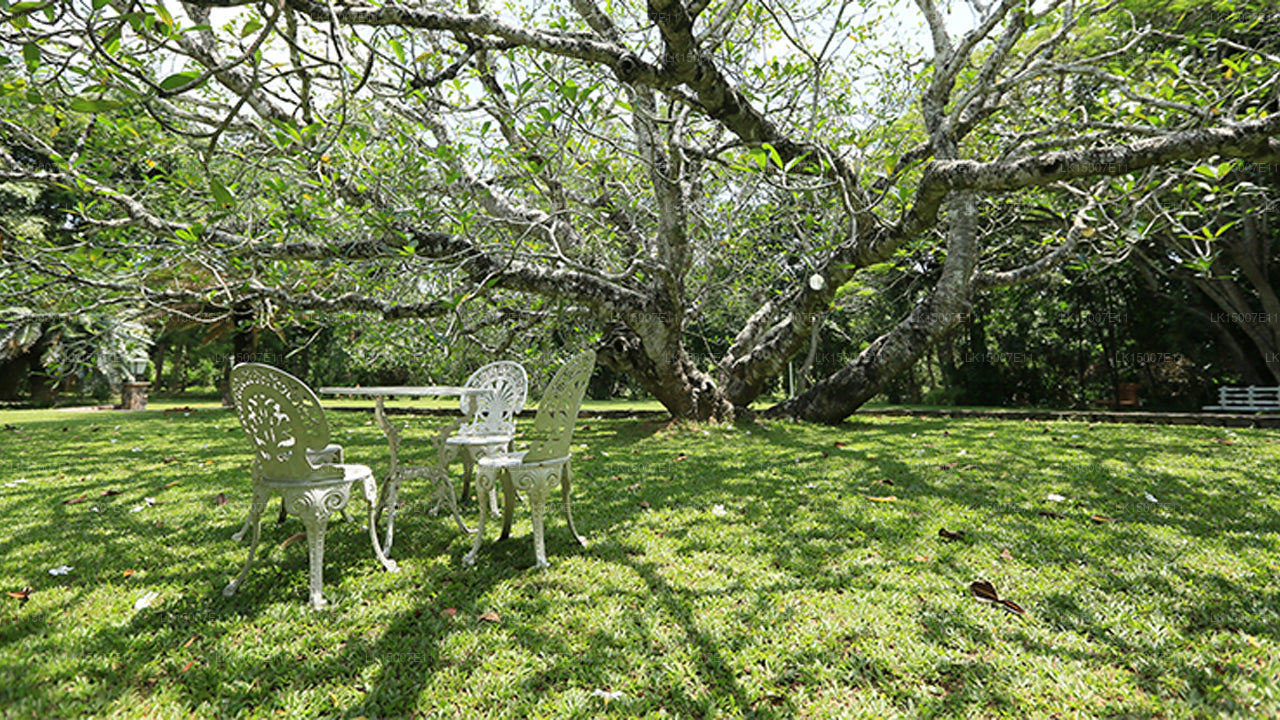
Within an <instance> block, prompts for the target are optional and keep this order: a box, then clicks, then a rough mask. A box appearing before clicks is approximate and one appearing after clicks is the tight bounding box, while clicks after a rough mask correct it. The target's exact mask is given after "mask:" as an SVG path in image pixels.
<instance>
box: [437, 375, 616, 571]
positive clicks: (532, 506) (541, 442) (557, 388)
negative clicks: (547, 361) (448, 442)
mask: <svg viewBox="0 0 1280 720" xmlns="http://www.w3.org/2000/svg"><path fill="white" fill-rule="evenodd" d="M595 362H596V354H595V351H594V350H586V351H584V352H581V353H579V354H577V355H575V356H574V357H573V358H571V359H570V360H569V361H568V362H567V363H565V364H564V367H562V368H560V371H559V372H557V373H556V375H555V377H553V378H552V379H551V382H550V383H548V384H547V389H546V392H545V393H544V394H543V396H542V400H541V401H540V402H539V403H538V414H537V417H536V418H535V419H534V421H533V434H534V439H533V441H532V443H531V444H530V447H529V449H528V450H525V451H522V452H505V453H495V454H491V455H487V456H485V457H482V458H480V459H479V460H478V461H477V463H476V465H477V468H478V472H477V473H476V489H477V492H478V493H479V497H478V498H477V499H478V500H479V502H478V503H477V504H478V505H479V506H480V524H479V527H477V528H476V534H475V540H474V542H473V544H472V547H471V551H470V552H468V553H467V554H466V555H464V556H463V558H462V562H463V564H464V565H474V564H475V562H476V554H477V553H478V552H479V551H480V543H481V541H483V539H484V526H485V520H486V519H487V518H488V515H489V498H490V497H491V496H492V494H493V492H494V490H495V488H496V485H497V483H498V480H499V477H501V480H502V489H503V499H504V506H503V513H502V535H501V538H506V537H507V536H508V535H509V534H510V532H511V516H512V514H513V511H514V507H515V491H516V489H517V488H518V489H519V490H520V491H522V492H524V493H525V494H526V496H527V497H528V499H529V510H530V513H531V515H532V520H533V551H534V558H535V559H536V563H537V567H540V568H541V567H547V565H548V563H547V551H546V543H545V537H544V532H543V524H544V519H545V517H546V508H547V499H548V498H549V497H550V496H551V490H552V487H553V486H554V484H555V483H556V481H557V480H558V481H559V484H560V497H561V502H562V504H563V506H564V515H565V519H566V520H567V521H568V524H569V532H571V533H573V537H574V539H575V540H576V541H577V542H578V543H579V544H581V545H584V546H585V545H586V539H585V538H583V537H582V536H581V535H579V534H578V530H577V528H575V527H574V525H573V510H572V507H571V504H570V494H571V486H572V480H573V472H572V467H571V462H570V460H571V459H572V454H571V453H570V452H569V444H570V443H571V442H572V441H573V429H574V424H575V423H576V421H577V419H578V410H579V409H580V408H581V407H582V398H583V395H585V394H586V391H587V381H588V380H589V379H590V378H591V370H592V368H594V367H595ZM501 538H500V539H501Z"/></svg>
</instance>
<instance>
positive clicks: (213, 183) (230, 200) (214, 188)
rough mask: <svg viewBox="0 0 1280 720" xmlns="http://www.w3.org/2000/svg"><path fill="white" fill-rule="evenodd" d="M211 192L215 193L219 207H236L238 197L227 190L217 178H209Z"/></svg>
mask: <svg viewBox="0 0 1280 720" xmlns="http://www.w3.org/2000/svg"><path fill="white" fill-rule="evenodd" d="M209 190H210V191H211V192H212V193H213V199H214V200H216V201H217V202H218V204H219V205H223V206H227V205H234V204H235V202H236V196H235V195H232V194H231V191H230V190H228V189H227V186H226V185H223V184H222V181H221V180H219V179H218V178H216V177H210V178H209Z"/></svg>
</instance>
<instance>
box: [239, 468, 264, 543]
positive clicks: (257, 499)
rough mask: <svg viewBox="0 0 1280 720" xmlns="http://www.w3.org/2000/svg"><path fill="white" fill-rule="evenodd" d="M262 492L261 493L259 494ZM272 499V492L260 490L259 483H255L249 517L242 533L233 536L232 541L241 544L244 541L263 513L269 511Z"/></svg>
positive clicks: (245, 520)
mask: <svg viewBox="0 0 1280 720" xmlns="http://www.w3.org/2000/svg"><path fill="white" fill-rule="evenodd" d="M259 490H261V493H260V492H259ZM270 499H271V491H270V490H267V489H265V488H259V487H258V486H257V481H256V480H255V482H254V488H253V500H252V501H251V502H250V503H249V515H248V516H247V517H245V519H244V526H243V527H241V528H240V531H239V532H237V533H236V534H235V535H232V536H231V539H232V540H234V541H236V542H240V541H241V540H244V536H245V533H247V532H249V527H250V526H251V525H252V524H253V523H255V522H258V521H259V520H260V519H261V518H262V511H263V510H266V509H267V501H268V500H270Z"/></svg>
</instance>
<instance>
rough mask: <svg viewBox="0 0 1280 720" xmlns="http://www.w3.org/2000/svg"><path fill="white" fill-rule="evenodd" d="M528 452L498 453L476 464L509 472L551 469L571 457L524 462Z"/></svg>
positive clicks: (481, 459) (483, 458)
mask: <svg viewBox="0 0 1280 720" xmlns="http://www.w3.org/2000/svg"><path fill="white" fill-rule="evenodd" d="M528 452H529V451H528V450H522V451H520V452H514V453H499V454H497V455H489V456H488V457H482V458H480V460H479V461H478V462H477V464H478V465H479V466H480V467H489V468H498V469H500V470H510V469H511V468H516V467H522V466H527V467H535V468H536V467H551V466H552V465H562V464H564V463H565V461H567V460H568V459H569V458H570V457H572V455H565V456H564V457H558V458H550V459H547V460H537V461H535V462H525V459H524V456H525V454H526V453H528Z"/></svg>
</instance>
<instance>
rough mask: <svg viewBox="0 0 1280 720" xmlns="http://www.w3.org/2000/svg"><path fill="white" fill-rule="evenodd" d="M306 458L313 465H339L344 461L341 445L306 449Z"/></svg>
mask: <svg viewBox="0 0 1280 720" xmlns="http://www.w3.org/2000/svg"><path fill="white" fill-rule="evenodd" d="M307 459H308V460H310V461H311V463H312V464H313V465H320V464H330V465H341V464H343V462H345V460H344V459H343V451H342V446H341V445H325V446H324V447H322V448H319V449H317V450H307Z"/></svg>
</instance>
